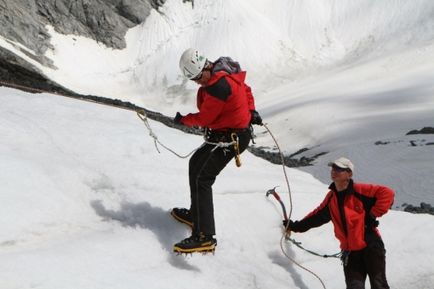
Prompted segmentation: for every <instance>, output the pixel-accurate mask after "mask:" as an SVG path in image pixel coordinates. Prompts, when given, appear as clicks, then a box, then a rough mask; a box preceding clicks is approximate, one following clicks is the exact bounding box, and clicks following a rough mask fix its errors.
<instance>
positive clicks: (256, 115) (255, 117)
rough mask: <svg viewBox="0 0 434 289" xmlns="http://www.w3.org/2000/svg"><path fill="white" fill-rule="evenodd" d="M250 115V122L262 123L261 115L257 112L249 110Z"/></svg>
mask: <svg viewBox="0 0 434 289" xmlns="http://www.w3.org/2000/svg"><path fill="white" fill-rule="evenodd" d="M250 115H251V118H250V124H256V125H263V123H262V117H261V116H260V115H259V112H257V111H256V110H251V111H250Z"/></svg>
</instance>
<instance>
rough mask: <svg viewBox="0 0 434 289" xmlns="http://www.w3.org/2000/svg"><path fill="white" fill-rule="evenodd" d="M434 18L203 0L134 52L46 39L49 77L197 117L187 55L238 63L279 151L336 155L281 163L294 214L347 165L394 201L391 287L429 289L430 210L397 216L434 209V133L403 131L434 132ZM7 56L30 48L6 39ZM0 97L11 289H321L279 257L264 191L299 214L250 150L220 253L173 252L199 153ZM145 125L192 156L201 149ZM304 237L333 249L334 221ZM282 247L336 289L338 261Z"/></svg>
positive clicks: (133, 38) (417, 11)
mask: <svg viewBox="0 0 434 289" xmlns="http://www.w3.org/2000/svg"><path fill="white" fill-rule="evenodd" d="M433 11H434V4H433V3H432V2H431V1H421V0H420V1H412V2H408V3H407V2H406V3H405V4H402V3H400V2H399V1H382V2H381V3H378V1H353V2H351V4H350V3H348V4H344V5H342V3H340V5H338V3H337V1H323V2H322V3H321V4H320V5H318V3H316V2H315V1H303V2H296V1H283V0H282V1H276V2H275V5H273V6H272V7H270V5H269V4H268V2H267V1H259V0H255V1H244V0H243V1H241V0H240V1H201V2H200V3H195V6H194V9H192V8H191V3H182V1H175V0H168V1H166V4H165V5H164V7H162V9H161V10H160V11H159V12H156V11H153V12H152V13H151V16H150V17H149V18H148V19H147V21H146V22H145V23H143V24H142V25H139V26H137V27H135V28H133V29H131V30H130V31H129V32H128V33H127V35H126V39H127V48H126V49H124V50H112V49H109V48H106V47H102V46H101V44H99V43H96V42H94V41H92V40H90V39H85V38H82V37H79V36H71V35H69V36H65V35H59V34H57V33H55V32H54V30H53V29H52V28H50V27H48V29H49V30H50V32H51V33H52V45H53V47H54V49H53V50H50V51H47V54H46V56H47V57H49V58H51V59H52V60H53V62H54V65H55V66H57V69H55V70H53V69H51V68H46V67H40V66H39V68H40V69H41V70H42V71H43V72H44V73H45V74H46V75H47V76H48V77H50V78H51V79H53V80H55V81H57V82H58V83H60V84H62V85H64V86H66V87H68V88H70V89H73V90H75V91H77V92H80V93H84V94H95V95H100V96H106V97H113V98H120V99H123V100H127V101H131V102H133V103H135V104H138V105H142V106H144V107H146V108H148V109H152V110H156V111H160V112H162V113H164V114H166V115H169V116H170V115H175V113H176V111H180V112H181V113H187V112H190V111H194V106H195V104H194V103H195V100H194V98H195V97H194V94H195V90H196V89H197V87H195V85H194V84H192V83H189V82H186V81H185V80H184V79H183V78H182V77H181V75H180V72H179V69H178V59H179V56H180V55H181V53H182V52H183V51H184V50H185V49H186V48H187V47H197V48H198V49H201V50H202V51H203V52H204V53H206V55H209V57H210V59H213V58H217V57H218V56H220V55H230V56H232V57H233V58H235V59H237V60H239V61H240V63H241V66H242V67H244V68H245V69H246V70H247V71H248V83H249V84H250V85H251V86H252V88H253V92H254V94H255V98H256V106H257V110H258V111H259V112H260V113H261V115H262V116H263V118H264V121H265V122H266V123H267V124H268V126H269V127H270V129H271V131H272V132H273V134H274V135H275V136H276V138H277V140H278V142H279V145H280V147H282V149H283V150H284V151H285V152H286V153H293V152H295V151H297V150H299V149H300V148H304V147H307V148H309V150H308V151H307V152H305V153H304V154H303V155H306V156H310V155H314V154H316V153H320V152H325V151H326V152H328V153H327V154H325V155H323V156H321V157H320V158H318V159H317V160H316V161H315V162H314V165H313V166H311V167H307V168H299V169H287V171H288V175H289V182H290V185H291V192H292V197H293V218H294V219H299V218H301V217H303V216H304V215H305V214H306V213H308V212H309V211H310V210H312V209H313V208H315V207H316V206H317V205H318V204H319V202H320V201H321V200H322V198H323V197H324V196H325V193H326V192H327V187H328V184H329V182H330V180H329V168H327V166H326V163H327V162H329V161H330V160H333V159H336V158H337V157H340V156H347V157H349V158H350V159H352V160H353V162H354V164H355V166H356V169H355V180H356V181H361V182H372V183H380V184H385V185H388V186H390V187H392V188H393V189H394V190H395V191H396V193H397V195H396V200H395V204H394V209H395V210H392V211H390V212H389V213H388V214H387V215H385V216H384V217H383V218H381V219H380V231H381V233H382V236H383V238H384V241H385V244H386V249H387V274H388V279H389V283H390V285H391V287H392V288H424V289H425V288H434V285H433V284H434V270H433V269H432V268H431V267H432V264H433V263H434V262H433V260H432V259H433V258H434V254H432V249H431V247H432V246H429V245H428V244H431V242H430V240H431V239H432V238H431V236H430V232H434V230H433V228H432V227H433V226H434V224H433V222H432V216H431V215H414V214H409V213H405V212H402V211H399V208H400V206H401V204H402V203H404V202H408V203H412V204H416V205H417V204H419V203H420V202H421V201H427V202H430V203H431V204H434V197H433V194H432V187H433V185H434V180H433V178H432V175H433V173H434V166H433V165H432V164H433V161H434V154H433V148H434V146H432V145H428V144H429V143H432V142H434V136H433V135H413V136H406V135H405V134H406V133H407V132H408V131H410V130H412V129H421V128H422V127H424V126H433V117H432V116H433V115H434V114H433V113H434V84H433V83H434V82H433V81H432V80H433V77H434V67H433V66H434V63H433V62H432V61H429V60H430V59H432V57H433V56H434V55H433V54H434V40H433V39H434V36H433V35H434V20H433V19H432V17H430V15H432V12H433ZM216 43H217V44H216ZM0 45H2V47H4V48H7V49H11V50H13V51H14V52H16V53H17V54H20V52H18V51H15V50H14V48H13V47H11V46H10V45H8V44H7V42H6V41H4V39H3V38H0ZM28 52H30V53H31V51H28ZM22 57H23V58H25V59H27V60H28V61H30V62H32V61H34V60H31V59H30V58H26V57H27V56H25V55H24V54H22ZM32 63H34V64H35V65H36V66H38V64H37V63H35V62H32ZM0 99H1V103H2V106H1V107H0V118H1V120H0V134H1V136H2V137H1V139H0V158H1V159H0V167H1V170H0V182H1V183H2V184H3V189H2V193H1V194H0V206H1V207H0V208H1V209H0V220H1V228H2V230H0V255H1V256H0V288H43V289H50V288H56V289H57V288H123V289H125V288H127V289H129V288H138V287H143V286H146V287H147V288H172V287H174V285H175V284H176V287H177V288H193V289H195V288H202V287H204V286H207V287H210V288H234V287H238V288H270V287H274V288H321V283H320V282H319V280H317V279H316V278H315V277H313V276H312V275H310V274H309V273H307V272H306V271H304V270H302V269H301V268H299V267H297V266H296V265H295V264H294V263H292V262H291V261H290V260H288V259H287V258H286V257H285V256H284V254H283V253H282V252H281V248H280V239H281V228H280V227H279V224H280V219H281V211H280V207H279V205H278V204H277V203H276V202H275V201H273V200H270V199H267V198H266V197H265V192H266V191H267V190H268V189H270V188H273V187H275V186H279V187H278V190H279V192H280V193H281V195H282V197H283V198H284V200H285V203H286V204H287V205H288V206H289V194H288V190H287V188H286V185H285V180H284V177H283V171H282V167H281V166H278V165H272V164H270V163H268V162H266V161H264V160H261V159H258V158H256V157H254V156H253V155H251V154H250V153H248V152H245V153H244V154H243V155H242V162H243V165H242V167H241V168H236V167H235V165H234V164H230V165H228V167H227V168H226V169H225V170H224V172H223V173H222V174H221V175H220V176H219V178H218V180H217V182H216V184H215V186H214V192H215V193H214V202H215V214H216V221H217V224H216V226H217V240H218V246H217V250H216V253H215V255H206V256H202V255H200V254H199V255H194V256H187V257H184V256H176V255H174V254H173V253H172V252H171V250H172V245H173V244H174V243H176V242H178V241H180V240H181V239H183V238H185V237H187V236H188V234H189V231H188V229H187V228H185V227H183V226H182V225H181V224H179V223H176V222H175V221H174V220H172V219H171V217H170V215H169V214H168V212H169V210H170V209H171V208H172V207H175V206H188V200H189V194H188V179H187V176H188V172H187V168H188V160H187V159H179V158H177V157H176V156H174V155H172V154H170V153H168V152H167V151H165V150H164V149H162V148H160V150H161V153H159V152H158V151H157V150H156V148H155V146H154V143H153V141H152V138H150V137H149V132H148V131H147V130H146V127H145V126H144V125H143V123H141V121H140V120H139V119H138V118H137V116H136V115H135V114H134V113H132V112H129V111H124V110H118V109H114V108H109V107H104V106H99V105H96V104H90V103H82V102H78V101H76V100H71V99H65V98H62V97H59V96H54V95H50V94H27V93H24V92H20V91H17V90H13V89H8V88H3V87H1V88H0ZM151 127H152V129H153V131H154V133H156V135H157V136H158V137H159V140H160V141H162V142H163V143H164V144H166V145H168V146H169V147H172V148H174V149H175V150H176V151H177V152H178V153H181V154H187V153H189V152H190V151H191V150H193V149H194V148H196V147H198V146H199V145H200V144H201V141H202V140H201V138H200V137H199V136H192V135H186V134H184V133H182V132H179V131H176V130H173V129H170V128H167V127H165V126H163V125H161V124H159V123H156V122H151ZM256 133H257V135H258V137H257V139H256V143H257V146H261V147H269V148H270V149H271V150H272V149H273V147H274V144H273V142H272V139H271V137H270V136H269V135H268V134H266V133H264V132H263V130H262V129H260V128H257V130H256ZM379 143H380V144H379ZM412 144H415V145H412ZM252 212H254V213H253V214H252ZM294 235H295V236H294V237H295V238H296V239H297V240H299V241H301V242H302V243H303V244H304V245H305V246H306V247H308V248H311V249H313V250H317V251H319V252H322V253H336V252H337V251H338V244H337V241H336V240H335V239H334V237H333V232H332V228H331V226H330V225H326V226H323V227H321V228H318V229H313V230H311V231H309V232H308V233H304V234H294ZM403 245H404V246H403ZM283 247H284V249H285V250H286V252H287V254H288V255H289V256H291V257H293V258H295V259H296V260H297V262H299V263H301V264H302V265H303V266H306V267H308V268H309V269H311V270H313V271H314V272H315V273H316V274H318V275H319V276H320V277H321V279H322V280H323V282H324V284H325V285H326V287H327V288H342V286H343V274H342V268H341V265H340V262H339V261H338V260H335V259H322V258H318V257H315V256H311V255H309V254H306V253H304V252H302V251H301V250H300V249H298V248H296V247H294V246H293V245H291V244H288V243H284V246H283ZM175 276H176V278H175Z"/></svg>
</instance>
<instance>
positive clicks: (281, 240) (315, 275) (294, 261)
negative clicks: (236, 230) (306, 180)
mask: <svg viewBox="0 0 434 289" xmlns="http://www.w3.org/2000/svg"><path fill="white" fill-rule="evenodd" d="M263 126H264V127H265V129H266V130H267V132H268V133H269V134H270V136H271V138H272V139H273V141H274V143H275V144H276V147H277V149H278V151H279V155H280V159H281V161H282V169H283V174H284V176H285V181H286V186H287V188H288V194H289V204H290V208H289V214H288V216H287V217H286V218H287V220H289V219H290V218H291V215H292V193H291V187H290V185H289V180H288V175H287V173H286V167H285V158H284V157H283V152H282V150H281V149H280V146H279V144H278V143H277V140H276V138H275V137H274V135H273V133H272V132H271V130H270V129H269V128H268V126H267V125H266V124H265V123H264V124H263ZM268 192H270V190H269V191H268ZM268 192H267V193H268ZM274 192H275V190H274ZM270 194H273V192H270ZM274 195H275V194H273V196H274ZM276 195H277V192H276ZM279 199H280V197H279ZM281 204H283V202H282V203H281ZM285 216H286V209H285ZM288 228H289V222H287V224H286V227H285V230H284V231H283V232H282V237H281V238H280V250H281V251H282V253H283V255H285V257H286V258H287V259H289V260H290V261H291V262H292V263H294V264H295V265H297V266H298V267H300V268H301V269H303V270H305V271H306V272H308V273H310V274H312V275H313V276H314V277H315V278H317V279H318V281H319V282H320V283H321V285H322V287H323V288H324V289H327V288H326V286H325V284H324V281H323V280H322V279H321V277H319V276H318V275H317V274H316V273H315V272H313V271H312V270H309V269H308V268H306V267H304V266H303V265H301V264H300V263H298V262H297V261H296V260H295V259H294V258H292V257H291V256H289V255H288V253H287V252H286V250H285V248H284V241H285V239H286V237H287V233H286V231H287V230H288Z"/></svg>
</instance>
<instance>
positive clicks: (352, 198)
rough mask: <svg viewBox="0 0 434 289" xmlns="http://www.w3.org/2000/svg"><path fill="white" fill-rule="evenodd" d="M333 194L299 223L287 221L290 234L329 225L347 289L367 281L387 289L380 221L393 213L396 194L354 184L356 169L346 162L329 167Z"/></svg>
mask: <svg viewBox="0 0 434 289" xmlns="http://www.w3.org/2000/svg"><path fill="white" fill-rule="evenodd" d="M329 166H331V179H332V180H333V183H332V184H331V185H330V186H329V189H330V191H329V192H328V193H327V195H326V197H325V198H324V200H323V201H322V203H321V204H320V205H319V206H318V207H317V208H316V209H315V210H313V211H312V212H311V213H309V214H308V215H307V216H306V217H304V218H303V219H302V220H300V221H295V222H293V221H289V224H287V222H285V221H284V226H285V227H286V230H287V233H288V234H289V233H290V232H291V231H293V232H300V233H301V232H305V231H307V230H309V229H311V228H314V227H319V226H321V225H323V224H325V223H328V222H329V221H332V222H333V226H334V232H335V236H336V238H337V239H338V240H339V242H340V247H341V250H342V252H343V255H342V261H343V262H342V263H343V265H344V274H345V283H346V286H347V287H346V288H347V289H364V288H365V281H366V277H367V276H369V281H370V284H371V288H372V289H388V288H389V285H388V284H387V280H386V255H385V252H386V251H385V249H384V243H383V241H382V239H381V236H380V233H379V231H378V229H377V226H378V221H377V220H376V218H378V217H381V216H382V215H384V214H385V213H387V211H388V210H389V209H390V207H391V206H392V204H393V199H394V195H395V193H394V192H393V191H392V190H391V189H390V188H388V187H385V186H380V185H373V184H361V183H354V182H353V180H352V176H353V172H354V165H353V164H352V162H351V161H350V160H349V159H347V158H339V159H337V160H335V161H334V162H331V163H329Z"/></svg>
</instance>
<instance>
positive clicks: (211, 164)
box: [189, 129, 251, 235]
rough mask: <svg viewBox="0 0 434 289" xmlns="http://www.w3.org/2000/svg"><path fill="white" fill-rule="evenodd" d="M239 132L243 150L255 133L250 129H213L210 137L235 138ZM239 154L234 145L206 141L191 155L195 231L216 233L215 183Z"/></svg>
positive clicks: (216, 140)
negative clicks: (234, 134) (213, 191)
mask: <svg viewBox="0 0 434 289" xmlns="http://www.w3.org/2000/svg"><path fill="white" fill-rule="evenodd" d="M232 133H236V135H237V137H238V143H239V151H240V153H241V152H243V151H244V150H245V149H246V148H247V146H248V145H249V142H250V139H251V134H250V130H249V129H244V130H236V131H235V130H234V131H226V132H212V133H211V134H210V135H209V136H208V138H207V141H209V142H213V143H217V142H231V141H232V138H231V134H232ZM234 157H235V150H234V147H233V146H232V145H231V146H230V147H225V148H224V147H217V148H216V146H215V145H213V144H209V143H204V145H203V146H201V147H200V148H199V149H198V150H197V151H196V152H195V153H194V154H193V156H192V157H191V158H190V162H189V181H190V197H191V207H190V212H191V214H192V219H193V235H194V234H199V233H201V234H203V235H215V225H214V204H213V196H212V185H213V184H214V182H215V180H216V177H217V175H218V174H219V173H220V172H221V171H222V170H223V168H224V167H225V166H226V165H227V164H228V163H229V162H230V161H231V160H232V159H233V158H234Z"/></svg>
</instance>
